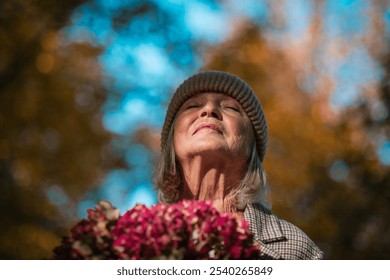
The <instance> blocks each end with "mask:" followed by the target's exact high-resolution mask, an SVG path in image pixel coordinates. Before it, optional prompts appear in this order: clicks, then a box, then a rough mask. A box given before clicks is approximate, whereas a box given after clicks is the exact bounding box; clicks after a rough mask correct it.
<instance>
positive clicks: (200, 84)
mask: <svg viewBox="0 0 390 280" xmlns="http://www.w3.org/2000/svg"><path fill="white" fill-rule="evenodd" d="M198 93H222V94H226V95H228V96H230V97H232V98H234V99H236V100H237V101H238V102H239V103H240V104H241V106H242V108H243V109H244V111H245V112H246V114H247V115H248V117H249V119H250V121H251V122H252V125H253V128H254V131H255V135H256V143H257V151H258V153H259V156H260V160H261V162H263V159H264V156H265V151H266V148H267V140H268V128H267V122H266V120H265V115H264V112H263V109H262V107H261V104H260V101H259V100H258V98H257V97H256V95H255V93H254V91H253V90H252V89H251V87H250V86H249V85H248V84H247V83H246V82H244V81H243V80H241V79H240V78H239V77H237V76H235V75H232V74H230V73H227V72H223V71H206V72H201V73H198V74H195V75H193V76H191V77H189V78H188V79H187V80H185V81H184V82H183V83H182V84H181V85H180V86H179V87H178V88H177V89H176V91H175V93H174V95H173V97H172V99H171V102H170V104H169V106H168V111H167V115H166V117H165V122H164V126H163V129H162V132H161V148H162V149H163V150H164V148H165V144H166V142H167V139H168V135H169V131H170V129H171V126H172V123H173V121H174V119H175V117H176V113H177V111H178V110H179V109H180V107H181V105H183V103H184V102H185V101H187V100H188V99H189V98H191V97H192V96H194V95H196V94H198Z"/></svg>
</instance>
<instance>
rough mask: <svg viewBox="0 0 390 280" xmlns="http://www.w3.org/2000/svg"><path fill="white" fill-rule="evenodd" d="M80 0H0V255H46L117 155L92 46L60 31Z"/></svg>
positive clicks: (35, 257) (39, 257)
mask: <svg viewBox="0 0 390 280" xmlns="http://www.w3.org/2000/svg"><path fill="white" fill-rule="evenodd" d="M83 2H85V1H84V0H71V1H57V0H51V1H36V0H28V1H26V0H23V1H22V0H20V1H19V0H17V1H15V0H10V1H8V0H4V1H1V2H0V131H1V134H0V192H1V196H0V213H1V214H0V224H1V228H2V230H1V232H0V258H2V259H42V258H48V257H50V256H51V250H52V248H53V247H54V246H55V245H57V244H58V242H59V238H60V236H61V235H62V234H64V230H65V229H66V228H67V226H68V225H69V222H70V221H72V219H74V218H75V217H76V214H75V205H76V203H77V202H78V201H79V200H80V198H81V197H82V195H83V194H85V193H86V192H87V191H88V190H90V189H92V188H95V187H97V186H98V183H99V180H100V178H101V177H102V176H103V175H104V174H105V172H106V171H107V170H109V169H110V168H112V167H113V166H116V165H120V164H121V161H120V160H118V158H117V156H116V155H115V153H113V152H112V151H110V149H109V146H108V145H109V143H110V141H111V138H112V137H111V135H110V134H109V133H108V132H107V131H105V129H104V128H103V127H102V125H101V110H100V109H101V106H102V104H103V103H104V101H105V99H106V96H105V88H104V87H103V86H102V71H101V67H100V65H99V63H98V61H97V57H98V55H99V53H100V52H101V50H100V49H99V48H97V47H93V46H90V45H87V44H81V43H80V44H76V43H74V44H66V42H65V41H64V40H63V39H62V36H61V33H60V32H59V30H60V28H62V27H63V26H64V25H65V24H67V21H68V18H69V16H70V14H71V13H72V11H73V10H74V9H75V8H76V7H78V6H79V5H80V4H82V3H83ZM58 206H61V209H62V210H61V211H59V210H58V209H59V208H58Z"/></svg>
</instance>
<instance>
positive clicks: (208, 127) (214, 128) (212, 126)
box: [192, 124, 222, 135]
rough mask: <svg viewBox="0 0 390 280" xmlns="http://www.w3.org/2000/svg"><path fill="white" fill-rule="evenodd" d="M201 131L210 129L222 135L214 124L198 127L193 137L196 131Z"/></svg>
mask: <svg viewBox="0 0 390 280" xmlns="http://www.w3.org/2000/svg"><path fill="white" fill-rule="evenodd" d="M202 129H211V130H214V131H216V132H218V133H220V134H222V131H221V129H220V128H219V127H218V126H216V125H214V124H203V125H200V126H198V127H197V128H196V130H195V132H194V133H193V134H192V135H194V134H195V133H197V132H198V131H200V130H202Z"/></svg>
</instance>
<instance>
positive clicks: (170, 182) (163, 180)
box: [154, 124, 271, 210]
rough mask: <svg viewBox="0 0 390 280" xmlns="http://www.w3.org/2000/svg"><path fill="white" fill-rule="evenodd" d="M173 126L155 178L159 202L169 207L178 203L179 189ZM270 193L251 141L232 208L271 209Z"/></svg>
mask: <svg viewBox="0 0 390 280" xmlns="http://www.w3.org/2000/svg"><path fill="white" fill-rule="evenodd" d="M173 127H174V124H172V126H171V129H170V131H169V135H168V137H167V141H166V145H165V147H164V148H163V149H162V151H161V156H160V160H159V163H158V165H157V168H156V171H155V176H154V184H155V187H156V190H157V191H158V199H159V201H161V202H165V203H168V204H171V203H175V202H177V201H179V200H180V186H181V184H182V178H181V170H180V169H181V166H180V164H179V163H178V162H177V160H176V155H175V148H174V142H173V135H174V133H173ZM269 193H270V189H269V187H268V185H267V183H266V174H265V170H264V168H263V165H262V163H261V160H260V157H259V154H258V152H257V146H256V141H254V144H253V148H252V151H251V154H250V157H249V159H248V164H247V171H246V173H245V176H244V178H243V179H242V180H241V182H240V183H239V185H238V187H237V188H236V189H235V191H234V193H233V201H234V202H235V205H234V206H235V207H236V209H239V210H243V209H244V208H245V206H246V205H247V203H261V204H262V205H263V206H265V207H266V208H268V209H270V208H271V203H270V202H269V201H268V199H267V196H268V194H269Z"/></svg>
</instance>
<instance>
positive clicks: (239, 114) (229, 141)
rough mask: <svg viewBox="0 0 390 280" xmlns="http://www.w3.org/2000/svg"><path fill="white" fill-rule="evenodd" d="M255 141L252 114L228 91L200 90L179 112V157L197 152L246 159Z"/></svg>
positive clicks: (176, 140) (176, 126)
mask: <svg viewBox="0 0 390 280" xmlns="http://www.w3.org/2000/svg"><path fill="white" fill-rule="evenodd" d="M253 141H254V133H253V128H252V124H251V122H250V120H249V118H248V116H247V115H246V113H245V112H244V110H243V109H242V107H241V105H240V104H239V103H238V102H237V101H236V100H235V99H233V98H231V97H228V96H226V95H224V94H217V93H202V94H197V95H195V96H194V97H192V98H190V99H188V100H187V101H186V102H185V103H184V104H183V105H182V106H181V107H180V109H179V111H178V113H177V115H176V120H175V123H174V147H175V151H176V156H177V158H178V160H179V161H181V160H182V159H185V158H192V157H194V156H197V155H207V156H209V157H210V158H211V159H212V158H213V157H217V156H222V157H226V159H228V160H237V159H241V160H246V159H247V158H248V157H249V154H250V152H251V150H252V145H253Z"/></svg>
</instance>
